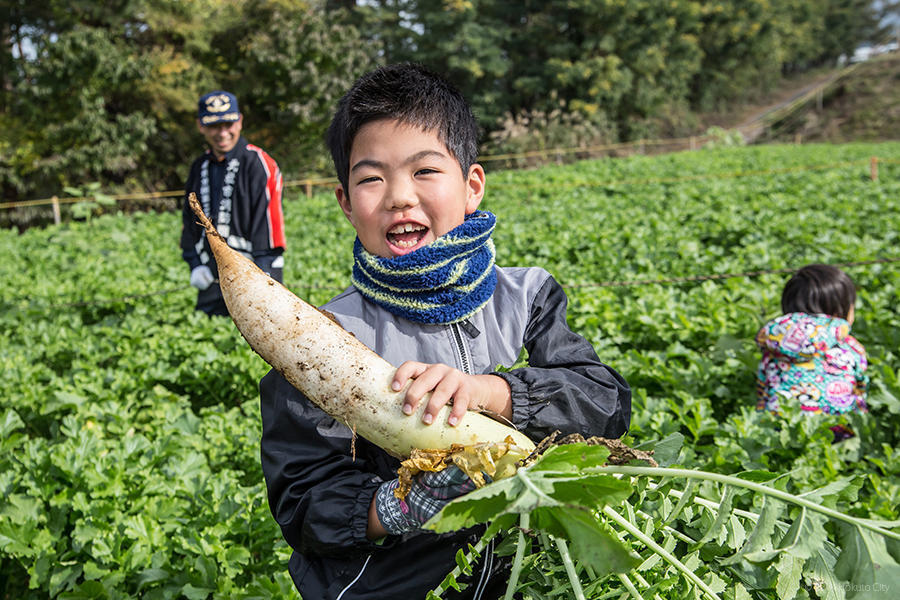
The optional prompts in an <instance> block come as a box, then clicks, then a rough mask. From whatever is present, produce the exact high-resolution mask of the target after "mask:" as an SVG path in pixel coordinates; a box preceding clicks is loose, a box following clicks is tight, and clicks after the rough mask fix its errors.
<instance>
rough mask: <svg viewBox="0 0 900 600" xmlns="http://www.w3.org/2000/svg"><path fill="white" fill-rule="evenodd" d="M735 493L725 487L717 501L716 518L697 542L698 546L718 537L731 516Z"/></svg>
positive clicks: (728, 487) (731, 488)
mask: <svg viewBox="0 0 900 600" xmlns="http://www.w3.org/2000/svg"><path fill="white" fill-rule="evenodd" d="M735 492H736V490H735V489H734V488H733V487H731V486H725V491H724V492H723V493H722V498H721V500H720V501H719V506H718V510H717V512H716V518H715V520H714V521H713V522H712V524H711V525H710V526H709V529H707V530H706V533H704V534H703V537H702V538H700V540H699V541H698V542H697V544H698V545H700V546H702V545H703V544H705V543H706V542H708V541H710V540H712V539H715V538H717V537H718V536H719V532H721V531H722V528H723V527H724V526H725V523H726V522H727V521H728V518H729V517H730V516H731V502H732V500H733V499H734V494H735Z"/></svg>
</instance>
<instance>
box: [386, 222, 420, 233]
mask: <svg viewBox="0 0 900 600" xmlns="http://www.w3.org/2000/svg"><path fill="white" fill-rule="evenodd" d="M423 229H425V227H424V226H422V225H416V224H415V223H401V224H400V225H397V226H395V227H393V228H391V230H390V231H388V233H406V232H409V231H421V230H423Z"/></svg>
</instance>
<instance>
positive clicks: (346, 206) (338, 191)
mask: <svg viewBox="0 0 900 600" xmlns="http://www.w3.org/2000/svg"><path fill="white" fill-rule="evenodd" d="M334 196H335V197H336V198H337V201H338V204H340V205H341V210H342V211H344V216H345V217H347V220H349V221H350V222H351V223H352V222H353V219H351V218H350V213H351V212H352V210H353V209H352V208H351V207H350V196H348V195H347V193H346V192H344V186H342V185H341V184H338V186H337V187H336V188H334Z"/></svg>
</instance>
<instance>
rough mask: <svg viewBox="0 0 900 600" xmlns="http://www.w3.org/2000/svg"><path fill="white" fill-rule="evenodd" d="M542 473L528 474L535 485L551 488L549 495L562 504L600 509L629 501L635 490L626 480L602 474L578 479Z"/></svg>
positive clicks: (590, 474) (592, 474)
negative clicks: (545, 475)
mask: <svg viewBox="0 0 900 600" xmlns="http://www.w3.org/2000/svg"><path fill="white" fill-rule="evenodd" d="M539 475H540V473H530V472H529V473H527V474H526V476H528V477H530V478H531V479H532V481H534V482H535V485H537V486H538V487H541V488H544V487H545V484H546V486H549V487H550V492H549V495H550V496H551V497H553V499H554V500H558V501H559V502H560V503H562V504H569V505H574V506H582V507H585V508H600V507H602V506H605V505H607V504H618V503H620V502H622V501H623V500H625V499H627V498H628V497H629V496H630V495H631V493H632V491H633V488H632V486H631V483H630V482H629V481H628V480H627V479H624V478H618V477H613V476H612V475H605V474H602V473H589V474H585V475H581V476H578V477H566V478H562V479H560V478H551V477H546V478H545V477H540V476H539Z"/></svg>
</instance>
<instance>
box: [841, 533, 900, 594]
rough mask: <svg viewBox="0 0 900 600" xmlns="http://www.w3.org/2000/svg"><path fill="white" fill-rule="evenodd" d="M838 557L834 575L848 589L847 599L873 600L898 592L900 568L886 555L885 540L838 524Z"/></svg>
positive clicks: (873, 534) (899, 587)
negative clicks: (845, 584)
mask: <svg viewBox="0 0 900 600" xmlns="http://www.w3.org/2000/svg"><path fill="white" fill-rule="evenodd" d="M838 540H839V542H840V546H841V554H840V556H839V557H838V560H837V563H836V564H835V565H834V573H835V575H837V576H838V577H840V578H841V579H843V580H844V581H847V582H849V586H847V592H848V593H847V597H848V598H870V597H872V598H874V597H876V594H875V592H878V591H884V590H891V589H894V590H898V589H900V564H898V563H897V561H896V560H894V558H893V557H892V556H891V555H890V554H889V553H888V550H887V546H886V544H885V540H884V537H882V536H880V535H878V534H877V533H874V532H872V531H869V530H868V529H863V528H861V527H858V526H856V525H850V524H849V523H843V522H841V523H838Z"/></svg>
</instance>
